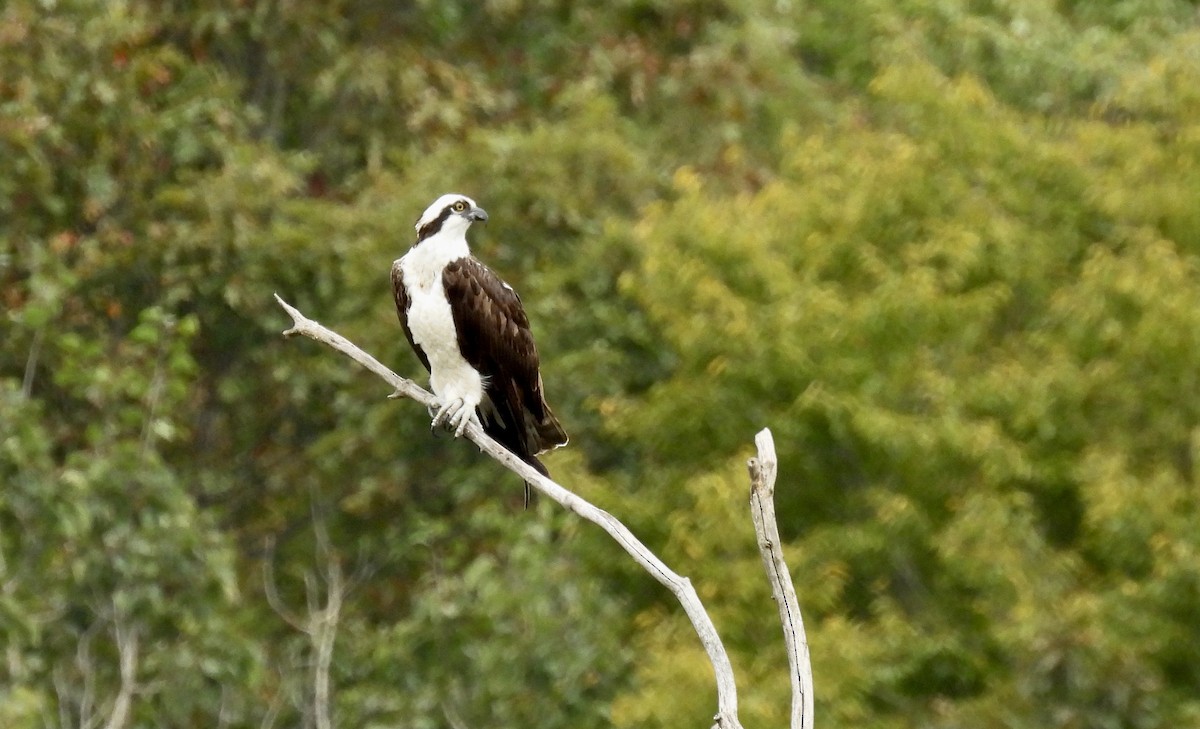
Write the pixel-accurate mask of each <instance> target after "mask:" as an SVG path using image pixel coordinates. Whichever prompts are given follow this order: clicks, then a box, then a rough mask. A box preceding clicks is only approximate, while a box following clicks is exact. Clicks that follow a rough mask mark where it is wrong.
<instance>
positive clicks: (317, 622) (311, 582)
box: [263, 505, 353, 729]
mask: <svg viewBox="0 0 1200 729" xmlns="http://www.w3.org/2000/svg"><path fill="white" fill-rule="evenodd" d="M313 534H314V536H315V537H316V543H317V544H316V556H317V559H318V560H319V565H318V569H319V570H320V575H319V579H318V575H316V574H314V573H313V572H305V574H304V594H305V601H306V605H307V614H306V616H305V617H303V618H301V617H300V616H299V615H297V614H296V613H294V612H292V611H291V610H289V609H288V608H287V606H285V605H284V604H283V600H282V599H281V598H280V596H279V589H278V587H277V586H276V584H275V569H274V562H275V545H274V542H273V541H272V540H268V542H267V549H266V551H267V555H266V558H265V559H264V560H263V591H264V592H265V593H266V595H267V604H269V605H270V606H271V609H272V610H274V611H275V613H276V614H277V615H279V617H281V618H283V620H284V622H286V623H287V624H288V625H290V626H292V627H293V628H295V629H296V630H298V631H300V632H301V633H304V634H305V635H307V636H308V639H309V642H310V644H311V647H312V650H313V653H314V660H313V663H312V714H313V720H314V722H315V724H316V726H317V729H331V727H332V726H333V704H332V701H331V698H330V669H331V667H332V665H333V645H334V642H335V641H336V640H337V631H338V623H339V621H340V620H341V615H342V605H343V602H344V600H345V598H346V594H347V593H348V592H349V591H350V589H351V588H352V587H353V585H351V584H349V583H348V581H347V579H346V578H345V575H344V574H343V572H342V565H341V562H340V561H339V559H338V556H337V555H336V554H335V553H334V551H333V547H332V546H331V544H330V541H329V532H328V530H327V529H326V528H325V520H324V518H323V517H322V516H321V515H320V514H318V513H317V509H316V507H315V505H314V507H313ZM319 581H321V582H324V583H325V596H324V599H325V604H324V605H323V606H322V604H321V594H320V589H319V588H320V586H319V584H318V582H319ZM270 716H271V721H272V722H274V712H271V713H270ZM264 722H265V720H264Z"/></svg>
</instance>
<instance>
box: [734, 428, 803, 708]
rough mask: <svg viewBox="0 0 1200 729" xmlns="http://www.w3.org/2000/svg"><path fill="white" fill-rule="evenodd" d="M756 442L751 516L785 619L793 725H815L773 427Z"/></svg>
mask: <svg viewBox="0 0 1200 729" xmlns="http://www.w3.org/2000/svg"><path fill="white" fill-rule="evenodd" d="M754 443H755V445H757V446H758V457H757V458H751V459H750V462H749V463H748V464H747V465H748V466H749V468H750V516H751V519H753V521H754V533H755V534H757V535H758V550H759V553H760V554H761V555H762V560H763V567H764V568H766V570H767V579H769V580H770V582H771V596H772V598H773V599H774V600H775V605H776V607H778V608H779V620H780V622H781V623H783V641H784V643H785V644H786V646H787V656H788V670H789V674H790V676H791V681H792V714H791V717H792V718H791V727H792V729H812V726H813V679H812V664H811V663H810V661H809V656H808V638H807V637H806V636H805V634H804V619H803V618H802V617H801V616H800V601H799V600H797V599H796V588H795V586H793V584H792V578H791V576H790V575H789V574H788V568H787V564H786V563H785V562H784V561H783V545H782V543H781V542H780V540H779V527H778V525H777V524H776V522H775V476H776V474H777V473H778V472H779V462H778V460H777V459H776V457H775V440H774V439H773V438H772V437H771V431H770V429H768V428H763V429H762V431H760V432H759V434H758V435H756V436H755V437H754Z"/></svg>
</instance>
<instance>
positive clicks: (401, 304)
mask: <svg viewBox="0 0 1200 729" xmlns="http://www.w3.org/2000/svg"><path fill="white" fill-rule="evenodd" d="M392 296H393V297H394V298H395V299H396V315H397V316H399V317H400V327H401V328H402V329H404V336H405V338H406V339H408V343H409V345H410V346H412V348H413V351H414V352H416V353H417V359H419V360H421V364H423V365H425V369H426V370H427V371H428V370H429V358H428V357H426V356H425V351H424V350H423V349H421V348H420V347H419V346H417V343H416V342H414V341H413V335H412V329H409V328H408V305H409V303H410V302H409V300H408V289H406V288H404V274H403V272H402V271H401V270H400V261H396V262H395V263H393V264H392Z"/></svg>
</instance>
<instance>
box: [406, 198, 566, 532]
mask: <svg viewBox="0 0 1200 729" xmlns="http://www.w3.org/2000/svg"><path fill="white" fill-rule="evenodd" d="M487 219H488V214H487V212H486V211H485V210H484V209H483V208H481V207H479V206H478V205H477V204H476V203H475V201H474V200H472V199H471V198H469V197H467V196H465V195H460V194H457V193H448V194H445V195H442V196H440V197H439V198H438V199H436V200H434V201H433V203H432V204H430V206H429V207H428V208H426V210H425V212H424V213H422V215H421V217H420V218H418V219H417V222H416V225H415V226H414V228H415V229H416V233H417V239H416V242H415V243H414V244H413V246H412V248H410V249H409V250H408V252H407V253H405V254H404V255H403V256H402V257H400V258H398V259H396V260H395V261H394V262H393V263H392V272H391V274H392V275H391V277H392V293H393V294H394V296H395V299H396V313H397V315H398V316H399V318H400V326H401V327H402V328H403V329H404V336H405V337H406V338H407V339H408V343H409V344H410V345H411V346H412V348H413V351H414V352H415V353H416V355H417V359H419V360H420V361H421V364H422V365H424V366H425V369H426V370H428V371H429V384H430V387H431V388H432V390H433V394H434V395H435V396H436V397H437V399H438V407H437V409H436V413H435V414H434V415H433V424H432V427H433V428H437V427H438V426H440V425H444V426H446V427H448V428H450V429H452V430H453V432H454V435H455V437H461V436H462V434H463V433H464V432H465V431H466V429H467V426H468V425H469V424H470V423H472V422H475V423H477V424H478V425H479V426H480V427H482V429H483V431H484V432H485V433H487V434H488V435H490V436H491V437H492V438H494V439H495V440H497V441H498V442H499V443H500V444H501V445H503V446H504V447H505V448H507V449H508V450H509V451H511V452H512V453H513V454H514V455H515V456H517V457H518V458H520V459H521V460H522V461H524V462H526V463H528V464H529V465H531V466H533V467H534V468H535V469H537V471H538V473H541V474H542V475H544V476H547V477H549V475H550V472H549V471H548V470H547V469H546V466H545V465H543V464H542V462H541V461H540V460H539V459H538V456H539V455H540V454H542V453H544V452H546V451H548V450H552V449H554V448H558V447H560V446H563V445H566V444H567V440H568V438H567V433H566V431H565V430H564V429H563V427H562V425H561V424H560V423H559V421H558V418H556V417H555V416H554V413H553V412H552V411H551V410H550V406H549V405H548V404H546V397H545V393H544V390H543V388H542V375H541V370H540V364H539V360H538V351H537V346H536V345H535V344H534V341H533V332H532V331H531V329H530V326H529V317H528V315H526V313H525V307H524V306H523V305H522V304H521V297H520V296H518V295H517V292H516V291H515V290H513V287H512V286H509V285H508V284H507V283H505V282H504V281H503V280H502V279H501V278H500V277H499V276H497V275H496V274H495V273H494V272H493V271H492V270H491V269H490V268H488V267H487V266H485V265H484V264H483V263H481V262H479V260H477V259H476V258H475V257H474V256H472V255H471V250H470V248H469V246H468V245H467V230H469V229H470V227H471V225H472V224H474V223H485V222H487ZM529 498H530V491H529V484H528V483H526V484H525V508H529Z"/></svg>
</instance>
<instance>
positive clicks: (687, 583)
mask: <svg viewBox="0 0 1200 729" xmlns="http://www.w3.org/2000/svg"><path fill="white" fill-rule="evenodd" d="M275 300H276V301H278V302H279V305H280V306H282V307H283V308H284V310H285V311H287V313H288V314H289V315H290V316H291V317H292V321H293V326H292V327H291V328H290V329H288V330H287V331H285V332H284V333H283V334H284V336H293V335H296V334H301V335H304V336H306V337H308V338H309V339H313V340H316V341H318V342H321V343H322V344H327V345H329V346H330V347H333V348H334V349H336V350H337V351H339V352H341V353H342V354H344V355H346V356H347V357H349V358H350V359H352V360H354V361H355V362H358V363H359V364H361V365H362V366H363V367H366V368H367V369H368V370H370V371H371V372H374V373H375V374H376V375H378V376H379V377H380V378H382V379H383V380H384V381H385V382H387V383H388V384H389V385H391V386H392V387H393V388H395V390H396V392H395V393H393V396H401V395H402V396H404V397H408V398H411V399H413V400H416V401H417V402H419V403H421V404H422V405H424V406H425V407H426V408H434V407H436V406H437V405H438V402H437V399H436V398H435V397H434V396H433V395H432V394H430V393H429V392H426V391H425V390H424V389H423V388H421V387H419V386H418V385H416V384H415V383H414V382H412V381H411V380H407V379H405V378H403V377H401V376H399V375H397V374H396V373H395V372H392V371H391V370H390V369H388V368H387V367H385V366H384V365H383V364H381V363H380V362H379V360H377V359H375V358H374V357H372V356H371V355H369V354H367V353H366V352H364V351H362V350H361V349H359V348H358V347H357V346H355V345H354V344H353V343H352V342H350V340H348V339H346V338H345V337H343V336H341V335H340V334H338V333H336V332H333V331H331V330H329V329H327V328H325V327H324V326H322V325H321V324H318V323H317V322H315V321H313V320H311V319H309V318H307V317H305V316H304V315H303V314H301V313H300V312H299V311H298V310H297V309H296V308H295V307H293V306H291V305H290V304H288V303H287V302H286V301H284V300H283V299H282V298H280V297H279V294H276V295H275ZM466 436H467V438H469V439H470V440H471V442H473V443H474V444H475V445H477V446H479V448H480V450H482V451H483V452H485V453H487V454H488V455H489V456H491V457H492V458H493V459H495V460H497V461H499V462H500V463H501V464H503V465H504V466H505V467H506V468H508V469H509V470H510V471H513V472H514V473H516V474H517V475H518V476H520V477H521V478H523V479H524V480H525V481H526V482H527V483H530V484H532V485H533V487H534V488H536V489H537V490H538V491H540V492H542V493H543V494H545V495H546V496H547V497H549V498H550V499H553V500H554V501H555V502H556V503H558V504H559V505H560V506H562V507H563V508H565V509H566V510H568V511H570V512H572V513H575V514H578V515H579V516H581V517H583V518H584V519H587V520H588V521H590V522H592V523H593V524H596V525H597V526H599V527H600V528H601V529H603V530H604V531H605V532H607V533H608V535H609V536H611V537H612V538H613V539H615V540H616V542H617V543H618V544H620V545H621V547H622V548H623V549H624V550H625V551H626V552H628V553H629V555H630V556H631V557H633V559H634V560H635V561H636V562H637V563H638V564H639V565H641V566H642V568H643V569H645V570H646V571H647V572H649V573H650V575H651V576H652V577H653V578H654V579H656V580H658V581H659V583H661V584H662V585H663V586H664V587H666V588H667V589H668V590H670V591H671V594H673V595H674V596H675V598H676V599H677V600H679V603H680V604H681V605H682V606H683V609H684V612H686V613H687V616H688V618H689V619H690V620H691V621H692V627H693V628H694V629H695V630H696V633H697V634H698V635H699V636H700V643H701V644H702V645H703V646H704V650H705V652H706V653H708V658H709V661H711V663H712V667H713V673H714V674H715V675H716V682H717V714H716V716H715V717H713V721H714V726H716V727H720V729H741V726H742V725H741V723H740V722H739V721H738V716H737V686H736V684H735V683H734V677H733V666H732V665H731V664H730V662H729V655H728V654H727V653H726V652H725V647H724V646H723V645H722V644H721V638H720V636H718V635H717V629H716V627H715V626H714V625H713V622H712V619H710V618H709V617H708V613H707V612H705V610H704V605H703V604H702V603H701V602H700V597H699V595H697V594H696V590H695V588H693V587H692V583H691V580H689V579H688V578H686V577H683V576H681V575H679V574H677V573H675V572H674V571H673V570H671V568H670V567H667V565H666V564H665V563H664V562H663V561H662V560H660V559H659V558H658V557H657V556H655V555H654V553H653V552H651V551H650V550H649V549H647V548H646V545H644V544H642V542H641V541H640V540H638V538H637V537H635V536H634V535H633V533H632V532H630V531H629V529H628V528H626V526H625V525H624V524H622V523H621V522H620V521H618V520H617V519H616V517H614V516H613V515H612V514H609V513H608V512H607V511H604V510H603V509H600V508H599V507H597V506H594V505H593V504H591V503H590V502H588V501H586V500H585V499H583V498H581V497H579V496H577V495H575V494H574V493H572V492H571V491H568V490H567V489H565V488H563V487H562V486H560V485H558V484H557V483H555V482H554V481H552V480H550V479H549V478H546V477H545V476H543V475H541V474H540V473H538V472H537V471H536V470H535V469H534V468H533V467H532V466H530V465H529V464H528V463H525V462H524V461H522V460H521V459H519V458H517V457H516V456H515V455H513V454H512V453H511V452H510V451H509V450H508V449H506V448H505V447H504V446H502V445H500V444H499V443H497V442H496V441H494V440H492V438H491V437H489V436H488V435H487V434H486V433H484V432H483V430H482V429H481V428H480V427H479V426H478V425H477V424H475V423H471V424H470V425H469V426H468V427H467V431H466Z"/></svg>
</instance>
